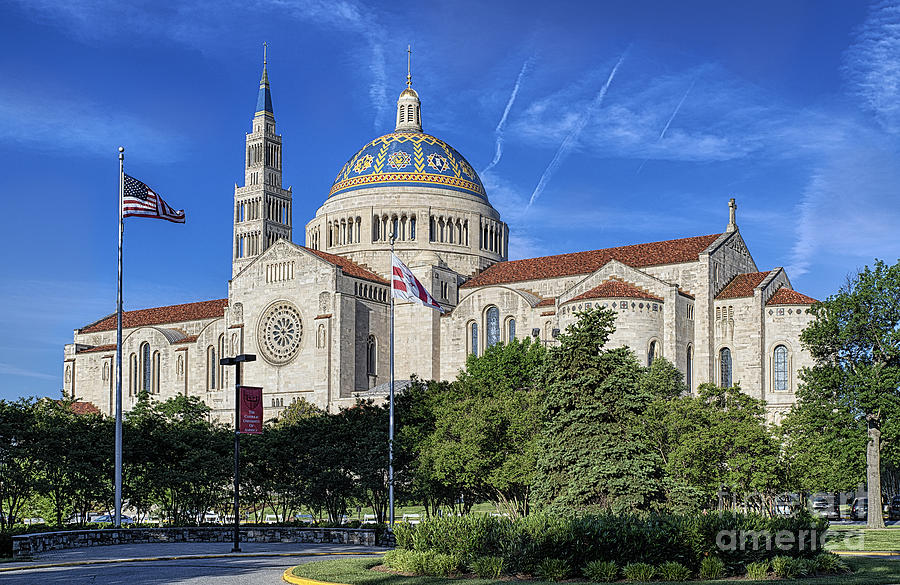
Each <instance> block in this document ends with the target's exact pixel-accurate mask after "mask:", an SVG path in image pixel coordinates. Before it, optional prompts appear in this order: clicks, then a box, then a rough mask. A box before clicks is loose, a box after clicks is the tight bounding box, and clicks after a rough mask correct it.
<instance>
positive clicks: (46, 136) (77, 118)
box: [0, 88, 185, 162]
mask: <svg viewBox="0 0 900 585" xmlns="http://www.w3.org/2000/svg"><path fill="white" fill-rule="evenodd" d="M0 140H7V141H13V142H18V143H21V144H25V145H30V146H37V147H40V148H44V149H49V150H62V151H67V152H85V153H87V154H90V155H95V154H99V155H104V154H105V155H109V156H115V151H116V148H117V147H118V146H120V145H122V144H123V142H125V141H127V145H126V146H128V147H129V149H130V148H138V149H139V150H140V151H141V152H143V153H146V154H147V156H151V157H153V158H154V159H155V160H157V161H160V162H169V161H173V160H177V158H178V155H179V152H180V150H181V148H182V147H183V145H184V142H185V141H184V139H183V137H182V136H180V135H179V134H178V133H177V132H175V131H173V130H172V129H171V128H159V127H155V126H153V125H151V124H148V123H145V122H142V121H141V120H139V119H138V118H136V117H134V116H130V115H128V114H124V113H121V112H115V111H110V108H109V107H108V106H104V105H102V104H98V103H93V102H91V101H88V100H82V99H80V98H77V97H74V96H70V97H69V99H66V100H53V99H49V98H36V97H35V96H34V95H24V94H13V93H12V92H11V91H9V88H6V89H4V90H3V93H0Z"/></svg>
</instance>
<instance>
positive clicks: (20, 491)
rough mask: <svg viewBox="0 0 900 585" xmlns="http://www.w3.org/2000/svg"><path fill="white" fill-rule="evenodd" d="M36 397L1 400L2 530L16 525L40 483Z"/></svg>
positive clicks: (0, 485) (0, 523)
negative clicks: (14, 400)
mask: <svg viewBox="0 0 900 585" xmlns="http://www.w3.org/2000/svg"><path fill="white" fill-rule="evenodd" d="M37 443H38V436H37V432H36V419H35V400H34V399H33V398H32V399H24V398H22V399H19V400H17V401H16V402H7V401H6V400H0V530H3V531H6V530H9V529H10V528H12V525H13V523H15V521H16V519H18V518H19V517H20V516H21V512H22V510H23V508H24V507H25V505H26V504H27V503H28V500H29V499H30V498H31V496H32V494H34V492H35V489H36V488H37V485H38V456H39V455H40V452H39V451H40V450H39V449H38V448H37Z"/></svg>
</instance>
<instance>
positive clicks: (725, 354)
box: [719, 347, 732, 388]
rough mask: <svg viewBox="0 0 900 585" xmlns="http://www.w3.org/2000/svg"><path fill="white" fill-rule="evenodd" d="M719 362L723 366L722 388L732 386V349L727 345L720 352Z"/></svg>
mask: <svg viewBox="0 0 900 585" xmlns="http://www.w3.org/2000/svg"><path fill="white" fill-rule="evenodd" d="M719 362H720V366H721V372H720V373H721V376H720V384H719V385H720V386H721V387H722V388H731V386H732V384H731V380H732V364H731V350H730V349H728V348H727V347H723V348H722V350H721V351H720V352H719Z"/></svg>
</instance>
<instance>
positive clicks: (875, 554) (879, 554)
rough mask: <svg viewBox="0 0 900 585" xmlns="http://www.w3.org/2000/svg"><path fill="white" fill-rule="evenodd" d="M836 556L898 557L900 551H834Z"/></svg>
mask: <svg viewBox="0 0 900 585" xmlns="http://www.w3.org/2000/svg"><path fill="white" fill-rule="evenodd" d="M831 552H833V553H834V554H836V555H841V556H842V557H897V556H900V551H897V550H833V551H831Z"/></svg>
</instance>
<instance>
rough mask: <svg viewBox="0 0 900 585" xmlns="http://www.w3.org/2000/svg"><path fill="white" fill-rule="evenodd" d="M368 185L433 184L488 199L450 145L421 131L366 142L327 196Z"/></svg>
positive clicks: (400, 133) (463, 159)
mask: <svg viewBox="0 0 900 585" xmlns="http://www.w3.org/2000/svg"><path fill="white" fill-rule="evenodd" d="M371 187H436V188H443V189H450V190H453V191H459V192H462V193H467V194H469V195H476V196H478V197H480V198H482V199H483V200H485V201H487V194H486V193H485V191H484V185H482V184H481V179H480V178H479V177H478V173H476V172H475V169H473V168H472V165H470V164H469V162H468V161H467V160H466V159H465V158H463V156H462V155H461V154H460V153H459V152H457V151H456V149H454V148H453V147H452V146H450V145H449V144H447V143H446V142H444V141H443V140H441V139H439V138H435V137H434V136H432V135H430V134H425V133H424V132H392V133H390V134H385V135H384V136H380V137H378V138H376V139H375V140H373V141H372V142H370V143H368V144H366V145H365V146H363V147H362V149H360V151H359V152H357V153H356V154H355V155H353V157H351V158H350V160H348V161H347V163H346V164H345V165H344V167H343V168H342V169H341V172H339V173H338V175H337V177H336V178H335V180H334V184H333V185H332V186H331V191H329V193H328V196H329V197H333V196H334V195H337V194H339V193H344V192H346V191H352V190H354V189H366V188H371Z"/></svg>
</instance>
